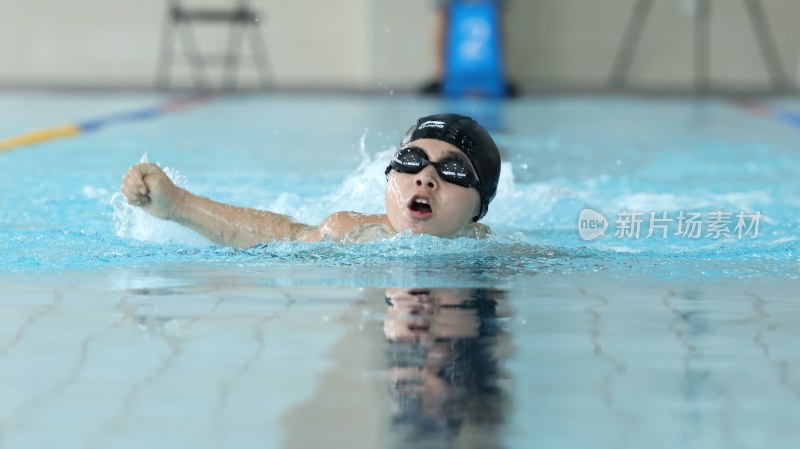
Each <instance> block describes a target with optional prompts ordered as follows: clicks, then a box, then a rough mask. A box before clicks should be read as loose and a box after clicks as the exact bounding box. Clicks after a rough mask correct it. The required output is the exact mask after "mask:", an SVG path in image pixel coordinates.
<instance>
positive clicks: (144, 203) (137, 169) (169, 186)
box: [120, 162, 186, 220]
mask: <svg viewBox="0 0 800 449" xmlns="http://www.w3.org/2000/svg"><path fill="white" fill-rule="evenodd" d="M120 190H121V191H122V193H123V194H124V195H125V198H127V199H128V203H130V204H132V205H134V206H139V207H141V208H142V209H144V210H145V211H147V213H149V214H150V215H152V216H154V217H157V218H162V219H166V220H169V219H171V218H173V215H174V213H175V211H176V209H177V208H178V207H179V206H180V204H181V203H182V202H183V200H184V197H185V196H186V191H185V190H183V189H181V188H180V187H178V186H176V185H175V184H173V183H172V181H171V180H170V179H169V178H168V177H167V175H166V173H164V170H161V167H159V166H158V165H156V164H153V163H150V162H146V163H142V164H136V165H134V166H132V167H131V168H130V169H129V170H128V173H126V174H125V176H123V177H122V186H121V187H120Z"/></svg>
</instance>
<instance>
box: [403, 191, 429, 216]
mask: <svg viewBox="0 0 800 449" xmlns="http://www.w3.org/2000/svg"><path fill="white" fill-rule="evenodd" d="M408 211H409V214H410V215H411V216H412V217H414V218H428V217H430V216H431V215H432V214H433V208H432V207H431V204H430V201H429V200H428V199H427V198H424V197H421V196H414V197H413V198H411V201H410V202H409V203H408Z"/></svg>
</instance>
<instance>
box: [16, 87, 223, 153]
mask: <svg viewBox="0 0 800 449" xmlns="http://www.w3.org/2000/svg"><path fill="white" fill-rule="evenodd" d="M213 98H214V97H213V96H212V95H207V94H205V95H196V96H192V97H188V98H179V99H174V100H169V101H165V102H164V103H161V104H159V105H156V106H149V107H146V108H141V109H134V110H130V111H123V112H116V113H112V114H108V115H103V116H100V117H96V118H93V119H89V120H85V121H82V122H77V123H68V124H66V125H59V126H53V127H50V128H43V129H38V130H34V131H30V132H27V133H24V134H20V135H17V136H12V137H8V138H5V139H3V140H0V153H2V152H4V151H7V150H11V149H13V148H20V147H25V146H29V145H34V144H38V143H42V142H47V141H50V140H55V139H63V138H67V137H73V136H78V135H81V134H85V133H89V132H92V131H97V130H98V129H101V128H104V127H106V126H109V125H113V124H116V123H124V122H132V121H137V120H147V119H152V118H156V117H159V116H161V115H166V114H176V113H179V112H182V111H185V110H187V109H190V108H194V107H197V106H200V105H202V104H205V103H208V102H209V101H211V100H212V99H213Z"/></svg>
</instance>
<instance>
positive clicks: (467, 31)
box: [443, 0, 506, 97]
mask: <svg viewBox="0 0 800 449" xmlns="http://www.w3.org/2000/svg"><path fill="white" fill-rule="evenodd" d="M448 13H449V14H448V27H447V37H446V47H445V65H444V68H445V74H444V86H443V88H444V93H445V95H447V96H450V97H463V96H481V97H503V96H505V95H506V83H505V73H504V71H503V55H502V48H501V36H500V34H501V33H500V8H499V5H498V1H497V0H452V2H451V5H450V7H449V11H448Z"/></svg>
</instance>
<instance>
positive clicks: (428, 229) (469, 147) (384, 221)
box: [121, 114, 500, 248]
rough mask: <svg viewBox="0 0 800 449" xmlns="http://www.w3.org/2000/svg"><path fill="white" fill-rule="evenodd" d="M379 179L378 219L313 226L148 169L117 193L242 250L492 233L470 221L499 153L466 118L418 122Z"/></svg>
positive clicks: (491, 189) (491, 181)
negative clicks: (275, 244)
mask: <svg viewBox="0 0 800 449" xmlns="http://www.w3.org/2000/svg"><path fill="white" fill-rule="evenodd" d="M386 176H387V180H388V186H387V188H386V213H385V214H372V215H370V214H361V213H356V212H337V213H334V214H333V215H330V216H329V217H327V218H326V219H325V220H323V221H322V223H321V224H319V225H318V226H310V225H306V224H301V223H295V222H293V221H292V220H291V219H290V218H289V217H287V216H285V215H280V214H276V213H273V212H268V211H265V210H257V209H248V208H242V207H235V206H230V205H227V204H222V203H218V202H215V201H212V200H210V199H208V198H204V197H200V196H197V195H194V194H192V193H190V192H188V191H186V190H184V189H182V188H180V187H177V186H176V185H175V184H173V183H172V181H170V179H169V178H168V177H167V176H166V174H165V173H164V172H163V171H162V170H161V168H160V167H159V166H158V165H156V164H151V163H144V164H137V165H134V166H133V167H131V168H130V170H129V171H128V173H127V174H126V175H125V176H124V178H123V182H122V187H121V190H122V193H123V194H124V195H125V197H126V198H127V200H128V202H129V203H130V204H133V205H135V206H138V207H141V208H142V209H144V210H145V211H147V212H148V213H149V214H151V215H153V216H155V217H158V218H162V219H165V220H172V221H175V222H177V223H179V224H182V225H184V226H187V227H189V228H191V229H193V230H194V231H197V232H198V233H200V234H202V235H204V236H205V237H207V238H208V239H210V240H212V241H213V242H215V243H218V244H221V245H226V246H234V247H241V248H245V247H250V246H252V245H255V244H257V243H262V242H269V241H274V240H281V239H291V240H304V241H309V242H311V241H319V240H323V239H330V240H334V241H341V242H358V241H365V240H374V239H377V238H386V237H388V236H392V235H394V234H396V233H402V232H409V231H410V232H412V233H415V234H431V235H435V236H440V237H447V236H466V237H476V238H478V237H482V236H486V235H490V234H491V230H490V229H489V228H488V227H486V226H485V225H483V224H480V223H477V221H478V220H479V219H480V218H482V217H483V216H484V215H486V212H487V210H488V208H489V203H490V202H491V201H492V199H493V198H494V195H495V192H496V191H497V183H498V180H499V178H500V154H499V152H498V150H497V146H496V145H495V143H494V141H493V140H492V138H491V136H489V133H487V132H486V130H485V129H483V127H481V125H479V124H478V123H477V122H476V121H474V120H472V119H471V118H469V117H465V116H462V115H457V114H438V115H432V116H428V117H422V118H420V119H419V120H418V121H417V123H416V124H415V125H414V126H412V127H411V129H409V131H408V132H407V133H406V135H405V137H404V138H403V140H402V142H401V143H400V146H399V148H398V150H397V152H396V153H395V155H394V157H393V158H392V161H391V163H390V164H389V166H388V167H387V168H386Z"/></svg>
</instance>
